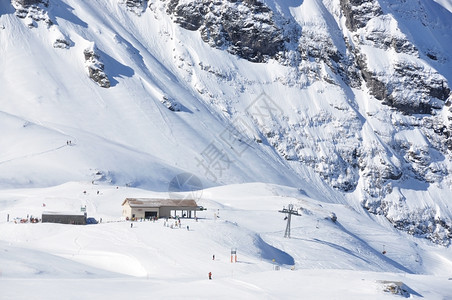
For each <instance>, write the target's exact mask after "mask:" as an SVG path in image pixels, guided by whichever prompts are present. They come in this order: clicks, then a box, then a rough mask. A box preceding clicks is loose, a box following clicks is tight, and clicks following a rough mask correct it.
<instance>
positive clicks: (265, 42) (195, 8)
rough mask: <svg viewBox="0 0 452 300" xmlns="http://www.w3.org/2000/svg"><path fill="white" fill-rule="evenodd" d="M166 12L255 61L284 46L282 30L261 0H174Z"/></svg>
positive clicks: (213, 42)
mask: <svg viewBox="0 0 452 300" xmlns="http://www.w3.org/2000/svg"><path fill="white" fill-rule="evenodd" d="M167 12H168V13H169V14H171V15H173V16H174V17H175V19H174V20H175V22H177V23H178V24H180V25H181V26H182V27H183V28H185V29H188V30H200V32H201V37H202V39H203V40H204V41H205V42H206V43H208V44H209V45H211V46H213V47H216V48H224V49H227V51H229V52H230V53H232V54H237V55H238V56H240V57H242V58H245V59H247V60H250V61H253V62H263V61H265V60H266V59H268V58H269V57H273V56H275V55H276V54H277V53H278V52H279V51H281V50H283V48H284V37H283V35H282V30H281V29H280V28H278V26H277V25H276V24H275V22H274V21H273V19H272V17H273V13H272V11H271V10H270V9H269V8H268V7H267V6H265V5H264V4H263V3H262V2H260V1H251V0H244V1H232V0H230V1H191V2H186V1H178V0H171V1H169V2H168V6H167Z"/></svg>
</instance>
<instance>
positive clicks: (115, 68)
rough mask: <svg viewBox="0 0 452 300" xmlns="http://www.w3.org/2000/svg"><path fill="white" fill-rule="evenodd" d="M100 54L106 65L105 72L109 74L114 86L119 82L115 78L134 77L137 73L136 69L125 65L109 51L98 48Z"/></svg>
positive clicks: (111, 83)
mask: <svg viewBox="0 0 452 300" xmlns="http://www.w3.org/2000/svg"><path fill="white" fill-rule="evenodd" d="M97 51H98V53H99V56H100V60H101V61H102V63H103V64H104V66H105V69H104V71H105V74H107V76H108V79H109V80H110V85H111V86H112V87H114V86H116V85H117V84H118V81H117V80H116V79H115V78H118V77H119V78H122V77H132V76H133V75H134V74H135V71H134V70H133V69H132V68H131V67H128V66H126V65H123V64H122V63H120V62H119V61H117V60H116V59H114V58H113V57H111V56H110V55H108V54H107V53H105V52H103V51H101V50H99V49H98V50H97Z"/></svg>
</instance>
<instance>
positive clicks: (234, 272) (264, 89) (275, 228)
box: [0, 0, 452, 299]
mask: <svg viewBox="0 0 452 300" xmlns="http://www.w3.org/2000/svg"><path fill="white" fill-rule="evenodd" d="M9 2H10V1H1V2H0V70H1V71H0V132H1V133H0V188H1V190H0V253H1V254H0V299H27V298H33V299H87V298H95V299H124V298H128V297H133V298H135V299H142V298H145V297H146V298H154V299H168V298H169V299H175V298H177V299H180V298H192V299H226V298H227V299H231V298H234V299H301V298H303V299H394V298H397V297H399V296H395V295H393V294H391V293H388V292H384V289H385V283H383V281H394V282H403V284H404V285H403V287H404V288H405V290H406V291H407V292H409V293H410V295H411V297H412V298H423V299H452V271H451V270H452V250H451V248H450V247H448V248H445V247H441V246H437V245H433V244H432V243H431V242H429V241H427V240H425V239H419V238H415V237H413V236H410V235H408V234H407V233H404V232H400V231H398V230H396V229H394V228H393V226H392V225H391V224H390V223H389V222H388V221H387V219H385V218H384V217H382V216H375V215H370V214H368V213H367V212H366V211H365V210H364V209H363V208H362V207H361V205H360V200H361V199H362V197H361V192H362V190H360V187H361V185H362V184H363V182H362V181H360V182H359V185H358V188H357V189H356V191H355V192H353V193H348V194H343V193H341V192H338V191H336V190H334V189H333V188H331V187H330V186H328V185H327V184H326V183H325V182H324V181H323V180H322V179H321V178H320V176H319V175H318V173H316V172H314V170H313V169H312V168H311V167H309V166H307V165H304V164H300V163H297V162H293V161H290V160H286V159H284V158H283V157H281V155H280V153H278V151H279V150H281V149H284V150H285V154H287V155H288V156H290V155H293V152H294V151H295V150H294V149H292V148H291V145H281V149H274V148H273V147H271V145H269V144H266V143H258V142H256V140H260V139H262V135H263V132H264V131H265V130H267V129H268V130H271V129H276V130H281V132H282V131H284V130H286V129H288V128H295V130H294V131H292V133H290V132H289V131H287V132H289V133H287V132H286V133H287V134H288V135H289V136H291V135H292V137H293V139H294V140H296V138H299V137H300V136H302V137H303V142H305V143H307V144H310V143H317V142H318V145H319V147H318V149H317V150H318V151H313V150H312V149H311V148H309V147H306V148H303V149H302V150H299V151H300V153H301V154H302V155H303V156H304V157H308V158H309V157H314V156H319V157H328V156H329V155H330V152H329V149H328V147H327V146H324V145H323V144H322V143H321V141H324V140H325V139H327V138H328V137H330V136H332V135H334V134H335V133H336V130H337V128H341V126H343V125H344V124H347V126H344V127H347V128H346V129H348V128H355V127H359V130H358V133H356V137H354V138H356V139H357V140H361V139H362V140H363V141H364V147H366V148H372V149H376V151H380V150H381V151H383V152H384V151H386V150H387V149H386V148H385V146H384V145H382V141H381V138H380V136H377V133H378V134H381V135H383V136H384V135H385V134H388V136H389V134H392V136H391V137H390V138H394V139H401V140H404V141H407V143H409V144H410V145H411V146H412V148H413V149H414V150H417V149H422V148H423V147H425V144H426V140H425V137H424V136H423V135H422V134H421V133H420V132H419V131H418V130H401V131H398V132H394V130H393V128H392V127H391V126H390V122H391V121H392V119H391V118H390V117H388V115H387V108H386V107H385V106H383V105H382V104H381V103H380V102H378V101H371V100H372V99H370V98H369V96H368V95H367V94H366V93H365V92H364V91H362V90H357V89H342V87H341V86H340V85H331V84H327V83H326V82H322V81H318V82H315V83H314V84H312V85H306V84H305V83H306V82H308V79H306V78H304V77H303V76H305V75H301V78H298V79H297V80H298V81H296V84H290V83H291V82H292V81H294V78H293V74H292V70H290V69H289V68H287V67H285V66H282V65H280V64H278V63H277V62H274V61H269V62H268V63H266V64H255V63H251V62H248V61H246V60H243V59H239V58H237V57H235V56H232V55H230V54H228V53H227V52H226V51H222V50H218V49H213V48H211V47H210V46H208V45H207V44H206V43H204V42H203V41H202V40H201V39H200V37H199V32H191V31H187V30H184V29H182V28H180V27H179V26H178V25H176V24H174V22H173V21H172V20H171V19H170V17H169V16H168V15H167V14H166V13H165V12H164V11H163V6H162V4H161V2H160V1H147V2H148V4H151V6H150V8H149V7H148V8H147V10H146V11H145V12H144V13H142V14H141V16H138V15H136V14H133V13H131V12H130V11H127V9H126V7H125V5H124V4H123V3H122V2H123V1H116V0H90V1H76V0H55V1H50V4H51V5H50V6H49V17H50V18H52V20H53V21H54V24H53V25H51V26H49V27H48V26H47V25H46V24H45V23H44V22H43V21H38V22H35V21H33V20H31V21H30V19H25V20H23V19H19V18H18V17H16V16H15V15H14V9H13V7H12V5H11V4H10V3H9ZM267 2H269V5H270V6H275V7H277V8H278V9H279V10H280V11H281V13H282V14H292V16H293V17H294V18H295V19H296V20H297V21H298V22H300V24H303V25H306V27H307V28H309V26H311V28H315V27H316V26H317V25H318V24H317V23H316V22H317V21H316V16H323V18H324V19H325V20H328V21H325V22H323V21H322V22H320V23H319V24H320V26H319V30H320V31H321V32H322V34H323V35H327V33H328V30H327V27H328V26H331V24H330V23H332V21H333V19H334V18H338V15H337V14H336V13H337V12H329V11H328V10H327V8H326V7H330V6H333V4H332V3H335V1H313V0H306V1H267ZM336 2H338V1H336ZM427 2H428V3H429V4H430V5H429V9H430V10H431V11H435V10H438V9H439V8H441V11H440V13H441V14H439V15H441V16H446V17H449V18H450V16H451V14H450V13H449V12H450V11H451V4H450V1H446V0H441V1H440V0H436V1H433V0H431V1H427ZM433 2H435V3H436V4H435V5H433ZM407 5H408V4H407ZM440 5H441V6H440ZM438 7H439V8H438ZM310 10H313V11H312V12H311V13H310ZM428 21H431V22H434V20H433V21H432V20H430V19H429V20H428ZM29 22H32V23H33V22H34V24H35V25H36V27H33V28H29V27H28V24H29ZM389 23H391V25H394V24H393V23H394V22H393V20H391V22H389ZM407 24H409V23H407ZM374 25H375V26H377V25H379V24H374ZM335 26H337V25H335ZM407 26H408V25H407ZM416 26H417V25H416ZM416 26H414V25H413V27H408V29H410V30H411V31H408V33H407V32H404V34H405V35H407V36H410V37H412V38H414V39H415V40H416V42H418V44H417V45H420V47H425V48H430V47H431V48H432V49H434V50H437V51H438V52H441V53H446V54H444V56H441V57H440V60H439V62H436V63H435V65H434V67H435V68H436V69H437V70H439V71H440V73H441V74H442V75H443V76H445V77H446V79H447V80H449V81H450V80H451V79H452V78H451V76H452V68H450V63H448V62H450V59H451V56H450V54H447V53H449V52H448V51H445V49H450V47H446V46H448V45H451V43H452V42H451V39H450V31H449V33H447V32H448V31H447V28H442V27H440V25H438V27H439V28H440V30H439V32H440V33H441V35H442V37H443V38H444V40H445V41H446V42H442V43H440V42H438V41H436V40H435V41H432V42H431V44H429V43H428V41H426V40H425V39H423V38H422V36H423V32H424V31H427V30H428V29H420V30H419V31H416V29H417V28H418V27H416ZM335 30H339V28H335ZM391 30H392V28H391ZM394 34H399V32H398V31H397V32H395V33H394ZM447 34H449V35H447ZM448 38H449V39H448ZM57 39H64V40H66V41H67V42H68V48H67V49H66V48H58V47H57V48H55V47H54V44H55V41H56V40H57ZM94 46H95V47H94ZM442 47H445V49H443V48H442ZM87 48H93V49H95V48H97V49H98V50H99V53H98V54H99V55H100V58H101V60H102V62H103V63H104V65H105V72H106V74H107V75H108V76H109V79H110V82H111V87H110V88H109V89H104V88H101V87H99V86H98V85H97V84H96V83H94V82H93V81H92V80H91V79H90V78H89V77H88V74H87V72H88V71H87V70H86V65H85V59H84V55H83V51H84V50H85V49H87ZM363 49H364V50H367V52H366V54H367V55H369V56H370V57H373V58H375V59H373V60H371V61H372V68H373V69H374V70H384V68H385V63H387V62H388V61H391V60H399V59H405V57H403V55H400V54H394V53H391V52H386V53H381V51H379V50H376V49H375V48H374V49H370V48H365V47H363ZM435 53H436V52H435ZM377 58H380V59H381V61H380V60H378V59H377ZM423 63H424V62H423V61H420V59H419V64H423ZM426 68H427V69H429V68H430V67H426ZM323 75H325V76H326V75H327V74H323ZM287 83H289V84H287ZM262 97H268V98H265V99H270V100H271V101H270V102H267V104H268V103H270V104H271V105H273V107H272V109H274V110H273V111H275V112H276V114H283V115H284V117H285V118H284V120H283V121H281V122H280V123H278V122H275V120H274V119H271V118H268V116H266V115H258V114H256V111H255V110H253V109H256V104H261V103H263V102H259V101H262V99H264V98H262ZM165 99H169V100H167V101H169V102H167V101H166V100H165ZM373 100H375V99H373ZM162 103H163V104H162ZM165 103H178V104H179V108H180V111H178V112H174V111H171V110H169V109H167V107H166V106H165ZM331 116H334V117H331ZM368 116H375V117H368ZM444 116H445V118H446V117H447V114H446V111H445V110H444ZM272 117H274V116H272ZM364 118H366V119H365V120H363V119H364ZM388 120H391V121H388ZM388 122H389V123H388ZM307 123H308V124H310V126H309V127H308V126H306V127H303V126H302V125H303V124H307ZM231 124H233V125H237V124H241V125H240V126H237V127H240V128H241V129H242V131H241V132H240V133H239V134H240V135H241V137H243V138H244V139H242V140H243V141H245V142H242V143H237V142H236V141H237V139H234V142H233V144H230V143H228V142H231V140H228V139H227V138H225V137H227V136H228V134H229V133H230V132H229V131H228V128H230V125H231ZM344 130H345V129H344ZM345 131H347V130H345ZM352 139H353V138H350V139H347V140H344V141H340V142H343V147H344V148H346V149H349V148H350V149H352V148H353V147H354V144H353V141H352ZM319 141H320V142H319ZM215 149H219V150H221V153H222V154H223V155H224V154H225V155H226V157H224V156H223V159H224V160H223V163H226V166H227V168H226V169H224V170H219V169H215V168H211V169H205V168H203V166H202V164H201V163H200V160H202V159H205V158H206V157H207V156H206V155H208V154H209V153H210V154H212V152H209V151H212V150H215ZM443 159H444V158H443ZM438 160H439V159H438ZM381 161H385V162H387V164H394V165H397V164H398V162H397V161H396V159H395V158H394V157H393V156H391V155H388V156H387V157H386V156H385V157H384V158H382V159H381ZM381 161H378V162H375V163H377V164H378V163H381ZM444 164H446V165H447V166H449V168H450V169H452V162H448V161H446V162H444ZM224 166H225V165H223V167H224ZM328 167H329V166H327V165H326V164H325V165H320V166H319V168H325V169H326V168H328ZM184 172H189V173H192V174H195V175H196V176H197V177H199V178H200V179H201V181H202V185H203V186H204V187H205V189H203V190H202V193H199V195H200V198H199V199H198V203H199V204H200V205H202V206H204V207H206V208H207V211H204V212H202V213H200V214H199V217H200V218H199V220H198V222H196V221H195V220H192V219H187V220H186V219H183V220H182V228H181V229H179V228H177V229H170V228H167V227H164V226H163V220H158V221H156V222H155V223H154V222H135V223H134V226H133V228H131V227H130V222H125V221H124V220H122V219H121V211H122V208H121V203H122V201H123V200H124V199H125V198H127V197H167V196H168V193H167V191H168V185H169V183H170V181H171V180H172V179H173V178H174V177H175V176H176V175H178V174H180V173H184ZM339 180H340V179H339ZM451 183H452V180H451V178H450V176H449V178H445V179H444V181H443V182H441V183H437V184H420V182H418V181H415V180H412V181H407V182H404V183H403V184H395V186H394V187H393V193H392V194H391V195H389V196H388V198H389V199H390V200H392V201H394V202H395V203H397V201H399V199H400V198H404V199H406V202H407V205H408V207H410V208H412V209H416V208H423V207H435V209H436V213H437V214H438V215H444V216H449V217H451V216H452V208H451V207H450V205H449V204H450V193H451V186H452V185H451ZM83 191H86V193H83ZM97 191H99V193H97ZM289 203H292V204H294V205H295V207H296V208H297V209H300V210H299V211H300V213H301V216H294V217H293V218H292V232H291V235H292V238H291V239H287V238H284V237H283V236H284V229H285V225H286V223H285V221H284V220H283V218H284V215H283V214H281V213H278V210H280V209H282V208H283V207H284V206H285V207H287V205H288V204H289ZM43 204H45V206H43ZM85 205H86V206H87V211H88V216H90V217H94V218H96V219H97V220H99V219H100V218H102V220H103V221H102V223H100V224H96V225H86V226H73V225H61V224H48V223H44V224H43V223H38V224H30V223H26V224H21V223H17V224H16V223H15V222H14V221H15V220H16V222H17V221H18V220H19V219H20V218H26V216H27V215H32V216H35V217H40V216H41V214H42V212H43V211H73V212H78V211H80V207H81V206H85ZM332 213H334V214H335V215H336V216H337V222H336V223H334V222H332V221H331V214H332ZM214 214H215V215H214ZM8 215H9V218H10V222H6V220H7V217H8ZM186 226H189V230H187V229H186ZM232 248H237V253H238V262H237V263H231V262H230V251H231V249H232ZM383 252H385V253H384V254H383ZM212 255H215V260H212ZM273 260H274V261H273ZM277 267H279V268H280V270H276V269H277ZM209 272H212V274H213V280H208V278H207V274H208V273H209Z"/></svg>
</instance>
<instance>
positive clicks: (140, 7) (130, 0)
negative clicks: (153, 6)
mask: <svg viewBox="0 0 452 300" xmlns="http://www.w3.org/2000/svg"><path fill="white" fill-rule="evenodd" d="M146 2H147V1H145V0H125V4H126V6H127V9H128V10H130V11H132V12H134V13H136V14H137V15H138V16H140V15H141V14H142V13H143V12H144V11H145V9H146Z"/></svg>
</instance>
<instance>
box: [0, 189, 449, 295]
mask: <svg viewBox="0 0 452 300" xmlns="http://www.w3.org/2000/svg"><path fill="white" fill-rule="evenodd" d="M83 191H86V193H83ZM97 191H99V193H97ZM127 196H136V197H161V196H164V194H162V193H156V192H150V191H145V190H139V189H134V188H119V189H116V188H115V187H111V186H109V185H92V184H80V183H68V184H65V185H62V186H58V187H54V188H45V189H16V190H4V191H2V193H1V194H0V203H1V205H2V206H1V210H0V218H1V219H2V222H1V223H0V227H1V228H0V229H1V231H0V241H1V242H0V249H1V251H2V253H3V254H2V255H1V257H0V263H1V266H2V267H1V274H2V275H1V276H2V279H1V280H0V286H1V287H2V291H4V292H3V293H2V295H1V296H0V298H1V299H9V298H11V297H19V298H25V297H28V296H31V295H33V296H34V297H35V298H37V299H58V298H59V297H60V298H61V295H66V294H67V293H68V291H69V292H70V294H71V296H69V298H71V299H72V298H73V299H79V298H80V297H81V298H84V297H86V296H85V295H90V297H92V296H95V297H97V298H100V299H112V298H113V299H120V298H123V297H124V296H125V295H130V293H131V292H130V289H133V290H134V292H133V293H132V294H133V295H134V296H136V297H141V296H142V295H143V294H146V293H152V296H153V297H154V298H155V297H157V298H159V299H160V298H162V297H171V298H174V297H181V296H182V295H186V293H188V294H189V295H188V297H189V298H211V297H215V298H220V299H222V298H226V297H231V296H233V297H236V298H239V299H245V298H247V299H250V298H251V299H262V298H276V299H278V298H281V297H286V298H289V299H296V298H299V296H297V295H303V297H306V298H308V299H330V298H331V297H332V296H333V298H334V297H335V298H337V299H362V298H363V297H365V298H369V299H386V298H388V299H392V297H394V296H393V295H392V294H390V293H387V292H384V289H385V284H383V283H382V282H381V281H401V282H403V284H404V289H405V290H406V291H408V292H409V293H410V295H411V297H414V298H417V297H423V298H426V299H447V298H448V297H450V296H452V290H451V285H450V281H449V280H450V278H449V277H450V267H451V266H452V254H451V252H450V250H449V249H444V248H440V247H435V246H432V245H431V244H429V242H427V241H425V240H421V239H416V238H412V237H410V236H409V235H407V234H406V233H400V232H399V231H397V230H394V229H391V228H388V226H387V225H386V223H385V222H382V221H383V219H382V218H375V217H373V216H372V215H363V214H362V213H361V212H359V211H357V210H355V209H353V208H351V207H349V206H344V205H341V204H333V203H328V202H324V201H319V200H315V199H312V198H309V197H306V196H305V195H304V194H302V193H300V191H298V190H296V189H293V188H287V187H282V186H276V185H266V184H245V185H233V186H227V187H226V186H225V187H220V188H212V189H207V190H205V191H204V192H203V196H202V197H201V199H199V201H198V202H199V204H201V205H203V206H204V207H206V208H207V211H204V212H200V213H199V217H200V218H199V220H198V221H197V222H196V221H195V220H193V219H190V220H186V219H182V226H181V229H179V228H177V227H175V228H174V229H171V228H169V227H166V226H164V220H158V221H156V222H149V221H147V222H134V226H133V228H131V227H130V222H124V221H121V220H120V213H119V212H120V210H121V208H120V204H121V203H122V201H123V199H124V197H127ZM42 203H45V204H46V206H45V207H42V205H41V204H42ZM289 203H292V204H294V205H295V207H296V208H300V212H301V216H294V217H293V220H292V232H291V237H292V238H291V239H285V238H283V235H284V228H285V221H284V220H283V215H282V214H280V213H278V212H277V211H278V210H279V209H281V208H282V207H283V206H286V207H287V204H289ZM80 205H82V206H84V205H86V206H87V211H88V215H89V216H91V217H96V218H97V219H98V220H99V219H100V218H102V220H103V221H102V223H100V224H97V225H86V226H71V225H59V224H49V223H43V224H30V223H28V224H20V223H18V224H15V223H14V222H9V223H6V222H5V221H4V220H5V218H6V214H7V213H8V214H10V218H11V220H13V219H14V218H16V217H25V216H26V214H30V215H34V216H37V215H39V214H40V213H41V212H42V211H43V210H57V211H58V210H59V211H76V210H77V209H78V208H79V206H80ZM332 212H334V213H335V215H336V216H337V221H336V222H333V221H331V219H330V216H331V213H332ZM169 221H170V222H173V221H174V220H169ZM186 226H189V230H187V229H186ZM231 249H237V254H238V261H237V263H231V262H230V250H231ZM382 251H386V252H385V254H382ZM212 255H215V260H213V259H212ZM275 266H279V268H280V270H279V271H277V270H275ZM208 272H212V274H213V280H212V282H209V281H208V279H207V273H208ZM300 283H303V284H300ZM79 285H83V289H80V288H79V287H77V288H76V289H77V290H75V289H74V288H75V286H79ZM118 285H120V286H121V288H119V286H118ZM23 287H27V288H25V289H24V288H23ZM326 287H327V288H326ZM281 288H284V289H283V291H282V290H281ZM72 293H74V294H72Z"/></svg>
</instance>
